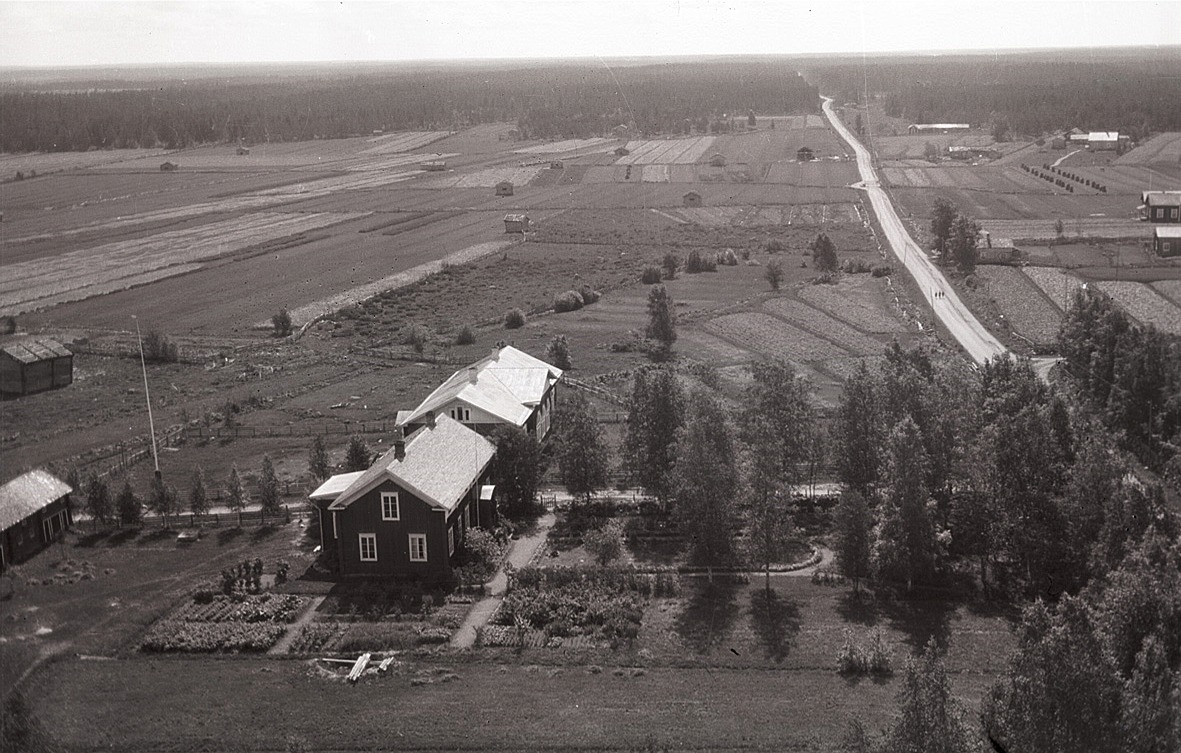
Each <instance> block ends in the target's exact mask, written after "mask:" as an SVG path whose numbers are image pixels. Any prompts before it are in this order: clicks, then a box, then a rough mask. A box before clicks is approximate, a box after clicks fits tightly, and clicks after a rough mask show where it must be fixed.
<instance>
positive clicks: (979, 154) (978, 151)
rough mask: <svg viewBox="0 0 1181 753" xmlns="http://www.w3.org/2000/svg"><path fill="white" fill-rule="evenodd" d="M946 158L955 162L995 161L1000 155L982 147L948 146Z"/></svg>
mask: <svg viewBox="0 0 1181 753" xmlns="http://www.w3.org/2000/svg"><path fill="white" fill-rule="evenodd" d="M947 156H948V157H951V158H952V159H957V160H968V159H978V158H985V159H996V158H997V157H999V156H1000V154H999V153H998V152H997V151H996V150H995V149H989V148H988V147H983V146H949V147H947Z"/></svg>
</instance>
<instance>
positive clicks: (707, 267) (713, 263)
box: [685, 249, 718, 274]
mask: <svg viewBox="0 0 1181 753" xmlns="http://www.w3.org/2000/svg"><path fill="white" fill-rule="evenodd" d="M685 271H686V272H688V273H689V274H696V273H698V272H716V271H718V262H717V258H716V257H715V256H714V255H713V254H710V253H704V254H703V253H701V252H700V251H698V250H697V249H693V250H692V251H690V252H689V259H688V261H686V262H685Z"/></svg>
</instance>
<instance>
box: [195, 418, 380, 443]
mask: <svg viewBox="0 0 1181 753" xmlns="http://www.w3.org/2000/svg"><path fill="white" fill-rule="evenodd" d="M393 430H394V424H393V423H392V422H386V421H377V422H370V421H362V422H360V423H352V422H349V421H343V422H338V423H331V424H320V425H314V426H313V425H299V426H296V425H294V424H291V425H288V426H243V425H240V424H239V425H237V426H187V427H185V428H184V429H183V432H184V436H185V438H186V439H222V438H238V437H247V438H254V437H316V436H320V435H327V434H346V435H351V434H387V433H389V432H392V431H393Z"/></svg>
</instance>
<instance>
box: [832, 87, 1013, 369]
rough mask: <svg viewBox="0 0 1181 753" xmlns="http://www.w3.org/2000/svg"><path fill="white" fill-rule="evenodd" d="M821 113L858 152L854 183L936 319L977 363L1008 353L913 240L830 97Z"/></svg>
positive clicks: (870, 163)
mask: <svg viewBox="0 0 1181 753" xmlns="http://www.w3.org/2000/svg"><path fill="white" fill-rule="evenodd" d="M823 99H824V114H825V115H826V116H828V120H829V122H830V123H832V127H833V128H835V129H836V131H837V133H839V134H840V135H841V138H843V139H844V140H845V141H846V142H847V143H848V144H849V146H851V147H853V151H854V153H855V154H856V155H857V169H858V170H859V171H860V173H861V184H860V185H859V186H855V187H857V188H864V189H865V192H866V194H868V196H869V203H870V206H872V207H873V211H874V214H876V215H877V218H878V222H879V223H880V224H881V226H882V230H883V231H884V232H885V234H886V240H888V241H889V243H890V247H891V248H892V249H893V250H894V255H895V256H897V257H898V260H899V261H901V262H902V265H903V266H904V267H906V271H907V272H910V275H911V277H913V278H914V280H915V282H916V283H917V284H918V286H919V289H920V290H921V291H922V293H923V298H925V299H926V301H927V304H928V305H930V307H931V308H932V310H934V312H935V315H936V316H937V317H939V321H941V322H943V325H944V326H945V327H947V330H948V331H949V332H951V334H952V336H953V337H954V338H955V339H956V341H957V342H959V344H960V346H961V347H962V348H963V349H964V350H965V351H967V353H968V355H969V356H971V358H972V360H973V361H975V362H976V363H978V364H982V363H984V362H985V361H987V360H989V359H991V358H995V357H996V356H999V355H1008V353H1009V352H1008V350H1006V349H1005V346H1003V345H1001V343H1000V342H999V341H998V340H997V339H996V338H995V337H993V336H992V334H991V333H990V332H989V331H988V330H987V329H985V328H984V325H982V324H981V323H980V322H979V321H978V320H977V319H976V317H975V316H973V315H972V312H971V311H969V310H968V307H967V306H965V305H964V304H963V302H962V301H961V300H960V299H959V296H957V295H956V293H955V290H954V289H953V288H952V287H951V285H950V284H948V282H947V278H945V277H944V276H943V273H942V272H941V271H939V268H938V267H936V266H935V264H934V263H933V262H932V261H931V259H930V258H929V257H928V256H927V254H926V253H924V252H923V250H922V248H920V247H919V244H917V243H915V240H914V238H912V237H911V236H910V233H909V232H908V231H907V229H906V226H905V225H903V224H902V219H901V218H900V217H899V216H898V212H896V211H895V210H894V205H893V203H891V201H890V197H889V196H887V195H886V191H885V189H883V188H882V186H881V183H879V182H878V177H877V173H875V172H874V169H873V159H872V158H871V157H870V155H869V151H868V150H867V149H866V148H865V147H864V146H862V145H861V142H860V141H858V140H857V138H856V137H855V136H854V135H853V133H852V132H851V131H849V129H848V128H846V127H845V124H844V123H842V122H841V120H840V118H838V117H837V116H836V113H835V112H833V109H832V97H823Z"/></svg>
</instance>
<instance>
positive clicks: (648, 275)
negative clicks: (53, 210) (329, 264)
mask: <svg viewBox="0 0 1181 753" xmlns="http://www.w3.org/2000/svg"><path fill="white" fill-rule="evenodd" d="M660 280H661V272H660V267H657V266H654V265H648V266H647V267H644V271H643V272H641V273H640V282H642V283H643V284H645V285H655V284H656V283H658V282H660ZM14 326H15V325H14Z"/></svg>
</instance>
